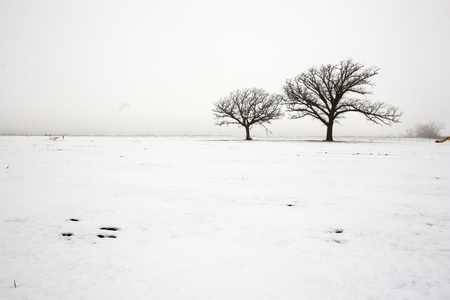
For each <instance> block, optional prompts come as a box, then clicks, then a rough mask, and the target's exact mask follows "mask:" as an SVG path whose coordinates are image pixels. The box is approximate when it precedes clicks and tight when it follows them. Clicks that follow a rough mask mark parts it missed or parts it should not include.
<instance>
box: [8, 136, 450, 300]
mask: <svg viewBox="0 0 450 300" xmlns="http://www.w3.org/2000/svg"><path fill="white" fill-rule="evenodd" d="M342 140H344V139H342ZM344 141H345V142H336V143H325V142H317V141H316V142H314V141H299V140H297V141H295V140H284V141H283V140H281V139H273V140H260V141H252V142H246V141H240V140H235V139H234V140H233V139H230V140H225V139H224V138H204V137H196V138H187V137H179V138H176V137H174V138H157V137H65V139H64V140H62V139H58V140H56V141H53V140H50V139H49V138H48V137H5V136H2V137H0V207H1V210H0V299H33V300H38V299H45V300H48V299H58V300H59V299H108V300H110V299H170V300H173V299H205V300H206V299H208V300H210V299H233V300H239V299H255V300H256V299H258V300H260V299H274V300H275V299H276V300H279V299H290V300H292V299H302V300H304V299H317V300H324V299H325V300H326V299H342V300H349V299H358V300H359V299H380V300H381V299H382V300H385V299H390V300H393V299H413V300H420V299H433V300H437V299H450V272H449V270H450V197H449V196H450V184H449V183H450V143H443V144H435V143H434V141H431V140H399V139H367V138H366V139H359V140H358V139H347V140H344ZM70 219H78V220H79V221H78V222H76V221H71V220H70ZM104 226H106V227H117V228H119V230H117V231H107V230H101V229H100V228H101V227H104ZM341 230H342V232H341V233H338V232H339V231H341ZM337 231H338V232H337ZM63 233H71V234H72V236H70V237H68V236H63V235H62V234H63ZM97 235H103V236H108V235H114V236H116V238H107V237H106V238H99V237H97ZM14 281H15V284H16V286H17V287H15V286H14Z"/></svg>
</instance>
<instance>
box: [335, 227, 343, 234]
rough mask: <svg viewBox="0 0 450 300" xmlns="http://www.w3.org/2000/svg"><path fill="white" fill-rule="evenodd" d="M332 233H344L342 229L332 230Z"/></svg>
mask: <svg viewBox="0 0 450 300" xmlns="http://www.w3.org/2000/svg"><path fill="white" fill-rule="evenodd" d="M334 232H336V233H343V232H344V229H341V228H336V229H335V230H334Z"/></svg>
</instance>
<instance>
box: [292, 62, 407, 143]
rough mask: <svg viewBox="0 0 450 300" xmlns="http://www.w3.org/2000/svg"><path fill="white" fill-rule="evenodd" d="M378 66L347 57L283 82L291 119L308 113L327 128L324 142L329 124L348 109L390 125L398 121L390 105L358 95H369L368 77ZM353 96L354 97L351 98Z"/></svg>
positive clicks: (330, 130) (330, 137)
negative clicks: (371, 65) (357, 61)
mask: <svg viewBox="0 0 450 300" xmlns="http://www.w3.org/2000/svg"><path fill="white" fill-rule="evenodd" d="M378 71H379V68H377V67H371V68H366V69H364V65H363V64H360V63H355V62H353V61H352V60H351V59H349V60H346V61H341V62H340V63H339V64H338V65H324V66H321V67H319V68H317V67H312V68H310V69H309V70H308V71H306V72H304V73H302V74H300V75H299V76H297V77H295V78H294V79H290V80H287V81H286V84H285V85H284V87H283V89H284V93H285V96H286V97H285V98H284V103H285V104H286V107H287V110H288V111H290V112H293V113H294V114H292V115H291V118H293V119H297V118H303V117H305V116H310V117H313V118H315V119H318V120H320V121H321V122H322V123H323V124H324V125H325V126H326V127H327V137H326V140H327V141H333V124H334V122H335V121H336V122H337V123H338V120H339V119H340V118H343V115H344V114H345V113H348V112H357V113H361V114H363V115H364V116H365V117H366V118H367V120H369V121H372V122H373V123H375V124H380V125H381V124H385V125H390V124H391V123H398V122H400V120H399V118H400V116H401V112H400V111H399V110H398V109H397V108H396V107H394V106H390V105H386V104H385V103H382V102H375V103H373V102H371V101H370V100H368V99H366V98H362V99H361V98H358V96H363V97H364V96H365V95H368V94H371V91H369V90H368V89H367V87H373V86H374V84H373V83H372V82H371V81H370V79H371V78H372V77H373V76H375V75H377V74H378ZM354 97H355V98H354Z"/></svg>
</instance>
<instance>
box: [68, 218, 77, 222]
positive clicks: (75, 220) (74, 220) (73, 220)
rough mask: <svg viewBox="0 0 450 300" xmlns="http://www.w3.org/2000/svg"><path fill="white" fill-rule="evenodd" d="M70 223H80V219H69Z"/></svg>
mask: <svg viewBox="0 0 450 300" xmlns="http://www.w3.org/2000/svg"><path fill="white" fill-rule="evenodd" d="M69 221H72V222H78V221H80V220H78V219H69Z"/></svg>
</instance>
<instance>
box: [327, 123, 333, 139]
mask: <svg viewBox="0 0 450 300" xmlns="http://www.w3.org/2000/svg"><path fill="white" fill-rule="evenodd" d="M326 141H327V142H332V141H333V122H332V121H330V122H328V124H327V139H326Z"/></svg>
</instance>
